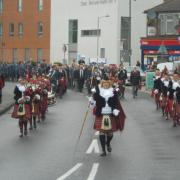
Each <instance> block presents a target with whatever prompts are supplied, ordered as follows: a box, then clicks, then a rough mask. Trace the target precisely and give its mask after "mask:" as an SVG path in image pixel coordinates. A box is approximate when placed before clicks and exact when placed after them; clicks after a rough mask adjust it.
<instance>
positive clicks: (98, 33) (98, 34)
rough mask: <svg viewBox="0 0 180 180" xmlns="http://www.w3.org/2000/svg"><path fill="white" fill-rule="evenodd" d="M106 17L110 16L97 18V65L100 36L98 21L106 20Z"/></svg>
mask: <svg viewBox="0 0 180 180" xmlns="http://www.w3.org/2000/svg"><path fill="white" fill-rule="evenodd" d="M107 17H110V15H108V14H107V15H105V16H98V18H97V54H96V55H97V63H98V58H99V36H100V29H99V22H100V19H102V18H107Z"/></svg>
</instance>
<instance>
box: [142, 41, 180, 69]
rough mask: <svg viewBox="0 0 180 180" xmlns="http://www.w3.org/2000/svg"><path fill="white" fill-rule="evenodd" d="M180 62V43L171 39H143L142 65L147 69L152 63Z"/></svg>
mask: <svg viewBox="0 0 180 180" xmlns="http://www.w3.org/2000/svg"><path fill="white" fill-rule="evenodd" d="M177 60H180V41H179V39H178V38H171V39H167V38H166V39H150V38H142V39H141V64H142V68H143V69H146V68H147V67H148V66H149V65H150V64H152V62H157V63H162V62H172V61H177Z"/></svg>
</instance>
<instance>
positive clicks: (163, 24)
mask: <svg viewBox="0 0 180 180" xmlns="http://www.w3.org/2000/svg"><path fill="white" fill-rule="evenodd" d="M159 20H160V35H178V28H177V27H178V24H179V14H178V13H168V14H160V15H159Z"/></svg>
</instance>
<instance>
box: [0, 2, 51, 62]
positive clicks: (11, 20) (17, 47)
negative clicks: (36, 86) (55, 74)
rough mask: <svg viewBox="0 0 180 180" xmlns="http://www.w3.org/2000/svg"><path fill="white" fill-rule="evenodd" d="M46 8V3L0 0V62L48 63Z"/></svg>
mask: <svg viewBox="0 0 180 180" xmlns="http://www.w3.org/2000/svg"><path fill="white" fill-rule="evenodd" d="M50 7H51V1H50V0H0V50H1V51H0V62H5V61H6V62H20V61H28V60H34V61H42V60H43V59H45V60H46V61H47V62H49V60H50V13H51V12H50V10H51V8H50Z"/></svg>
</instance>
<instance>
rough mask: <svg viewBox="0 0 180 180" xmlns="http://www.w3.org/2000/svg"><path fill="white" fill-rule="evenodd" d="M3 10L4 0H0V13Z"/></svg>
mask: <svg viewBox="0 0 180 180" xmlns="http://www.w3.org/2000/svg"><path fill="white" fill-rule="evenodd" d="M2 12H3V0H0V13H2Z"/></svg>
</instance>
